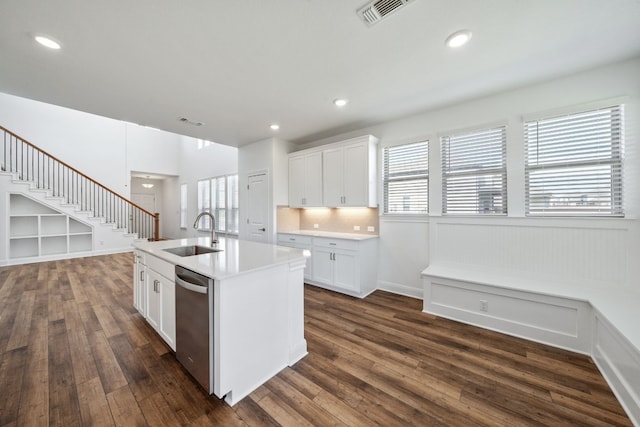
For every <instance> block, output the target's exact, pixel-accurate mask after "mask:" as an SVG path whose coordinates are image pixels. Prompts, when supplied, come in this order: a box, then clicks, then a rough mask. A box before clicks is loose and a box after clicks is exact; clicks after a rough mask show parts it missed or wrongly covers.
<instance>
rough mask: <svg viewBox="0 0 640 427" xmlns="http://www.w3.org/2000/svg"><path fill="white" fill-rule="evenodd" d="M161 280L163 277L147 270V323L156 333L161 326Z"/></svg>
mask: <svg viewBox="0 0 640 427" xmlns="http://www.w3.org/2000/svg"><path fill="white" fill-rule="evenodd" d="M160 279H161V276H160V275H159V274H158V273H156V272H155V271H153V270H151V269H147V274H146V282H147V283H146V285H147V315H146V319H147V322H149V324H150V325H151V326H153V329H155V330H156V331H157V330H158V329H159V325H160Z"/></svg>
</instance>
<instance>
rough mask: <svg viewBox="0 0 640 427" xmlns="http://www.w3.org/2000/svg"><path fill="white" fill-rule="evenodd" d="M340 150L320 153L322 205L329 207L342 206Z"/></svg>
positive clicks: (341, 162)
mask: <svg viewBox="0 0 640 427" xmlns="http://www.w3.org/2000/svg"><path fill="white" fill-rule="evenodd" d="M342 158H343V155H342V148H333V149H330V150H325V151H323V152H322V184H323V195H324V205H325V206H329V207H336V206H342V205H343V204H344V193H343V191H342V188H343V178H342V177H343V160H342Z"/></svg>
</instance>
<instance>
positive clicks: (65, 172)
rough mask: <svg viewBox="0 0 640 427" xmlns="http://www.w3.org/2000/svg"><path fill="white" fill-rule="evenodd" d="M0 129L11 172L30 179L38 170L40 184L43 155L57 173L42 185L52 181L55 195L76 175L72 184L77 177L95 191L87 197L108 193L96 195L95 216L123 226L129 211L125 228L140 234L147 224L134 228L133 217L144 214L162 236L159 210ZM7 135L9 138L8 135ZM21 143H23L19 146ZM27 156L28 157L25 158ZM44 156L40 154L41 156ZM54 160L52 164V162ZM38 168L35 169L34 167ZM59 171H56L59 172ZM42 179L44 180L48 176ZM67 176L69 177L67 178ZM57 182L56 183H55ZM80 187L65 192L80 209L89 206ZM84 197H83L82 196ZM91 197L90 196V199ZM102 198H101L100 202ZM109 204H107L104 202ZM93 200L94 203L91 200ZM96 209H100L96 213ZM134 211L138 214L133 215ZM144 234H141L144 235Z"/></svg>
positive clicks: (69, 199)
mask: <svg viewBox="0 0 640 427" xmlns="http://www.w3.org/2000/svg"><path fill="white" fill-rule="evenodd" d="M0 130H1V131H2V132H3V134H4V146H3V147H4V148H3V152H2V156H3V159H4V161H5V165H4V167H5V169H7V170H9V171H10V172H14V173H16V172H17V173H19V174H20V178H21V179H22V178H23V176H24V174H25V173H26V175H27V180H28V179H29V175H30V174H33V173H35V172H34V171H37V172H38V175H36V176H37V178H36V182H37V183H38V184H37V185H40V181H39V180H40V178H39V177H40V174H39V172H40V160H39V159H40V158H42V159H43V161H44V160H46V162H47V163H46V165H49V164H51V165H53V168H51V167H49V166H46V170H47V171H49V172H51V171H53V172H54V175H52V178H51V180H52V181H46V182H45V181H43V182H42V185H45V186H46V188H47V189H51V182H53V185H54V188H53V193H54V195H55V192H56V187H55V186H56V183H57V184H58V187H57V190H58V195H60V187H59V184H60V182H62V183H63V190H64V185H65V181H66V183H67V184H66V185H67V190H69V182H70V180H69V177H73V178H72V181H71V182H72V183H73V180H75V182H76V183H82V188H85V189H88V188H93V190H91V191H90V193H87V194H88V197H90V198H93V197H96V196H97V195H100V194H105V195H108V199H104V198H102V197H103V196H99V197H101V198H102V199H97V200H98V201H97V202H95V200H96V199H95V198H93V200H94V202H93V207H92V208H93V209H91V210H92V211H94V215H96V214H97V215H98V216H105V217H106V219H107V221H109V220H110V219H114V218H115V220H114V221H113V223H114V224H116V225H117V226H121V225H123V222H124V221H123V216H125V215H123V214H124V213H127V212H128V215H129V217H128V218H129V220H128V221H127V222H126V224H128V225H125V228H126V229H127V230H129V232H138V235H139V236H140V231H141V230H145V226H143V228H140V227H139V226H134V227H133V228H132V224H134V223H135V224H140V223H139V222H138V220H136V219H134V215H135V218H138V219H140V216H139V215H142V217H146V218H149V220H152V221H153V223H152V224H151V223H149V224H150V225H152V226H153V228H152V230H153V236H150V237H151V238H152V239H153V240H158V239H159V237H160V214H159V213H153V212H150V211H148V210H146V209H144V208H143V207H142V206H139V205H138V204H136V203H134V202H132V201H131V200H129V199H127V198H125V197H123V196H122V195H120V194H118V193H117V192H115V191H113V190H111V189H110V188H108V187H106V186H104V185H102V184H101V183H99V182H97V181H96V180H94V179H93V178H91V177H89V176H87V175H86V174H84V173H82V172H80V171H79V170H78V169H76V168H74V167H73V166H71V165H69V164H68V163H66V162H64V161H62V160H60V159H59V158H57V157H56V156H53V155H51V154H49V153H48V152H46V151H44V150H42V149H41V148H39V147H38V146H36V145H35V144H33V143H31V142H29V141H27V140H26V139H24V138H22V137H21V136H20V135H17V134H15V133H14V132H12V131H10V130H9V129H7V128H5V127H4V126H0ZM7 137H8V138H7ZM7 139H8V143H9V145H8V146H9V156H8V158H9V162H8V165H7V164H6V162H7V151H5V150H6V149H7ZM13 144H15V151H14V152H13V153H12V152H11V147H12V146H13ZM18 144H20V145H18ZM18 148H19V149H20V151H18ZM24 150H26V155H25V151H24ZM30 151H31V153H36V155H37V156H38V157H37V158H38V166H37V168H35V166H34V154H32V155H31V165H30V164H29V152H30ZM14 153H15V161H16V163H13V155H14ZM25 156H26V157H25ZM40 156H41V157H40ZM25 158H26V172H25V169H24V166H25V163H24V161H25ZM18 159H20V162H18ZM49 162H51V163H49ZM14 165H15V169H14ZM20 165H21V166H22V167H23V168H22V169H21V168H20ZM29 166H31V168H30V167H29ZM34 168H35V169H34ZM42 171H43V173H44V171H45V166H44V163H43V166H42ZM56 171H57V173H56ZM46 176H47V175H45V178H43V180H45V179H46ZM32 177H33V176H32ZM65 177H66V178H65ZM56 181H57V182H56ZM77 188H78V187H73V186H72V187H71V189H72V190H71V192H70V194H67V193H65V194H66V195H65V196H64V197H65V198H66V199H67V201H68V202H73V203H77V204H79V205H80V208H82V207H83V206H86V205H85V203H86V199H79V198H78V193H77V192H76V191H77V190H76V189H77ZM80 194H82V193H80ZM80 197H83V196H80ZM90 200H91V199H90ZM100 200H102V201H100ZM105 202H106V203H107V204H106V205H105V204H104V203H105ZM89 203H91V202H89ZM96 203H97V208H96ZM118 205H121V206H129V208H126V209H125V210H124V211H123V210H122V208H119V207H118ZM106 206H108V207H109V209H110V210H109V211H105V209H107V207H106ZM96 210H97V212H96ZM134 213H135V214H134ZM147 230H148V232H151V229H147ZM149 234H150V233H146V232H142V236H149ZM142 236H141V237H142Z"/></svg>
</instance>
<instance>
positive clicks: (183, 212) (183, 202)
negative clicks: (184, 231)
mask: <svg viewBox="0 0 640 427" xmlns="http://www.w3.org/2000/svg"><path fill="white" fill-rule="evenodd" d="M180 228H187V184H180Z"/></svg>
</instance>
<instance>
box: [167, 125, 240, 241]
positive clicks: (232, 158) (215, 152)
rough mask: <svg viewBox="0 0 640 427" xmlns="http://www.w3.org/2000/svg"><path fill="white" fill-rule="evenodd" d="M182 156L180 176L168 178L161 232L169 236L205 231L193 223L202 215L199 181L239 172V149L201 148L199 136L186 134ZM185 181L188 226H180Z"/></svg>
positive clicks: (216, 145)
mask: <svg viewBox="0 0 640 427" xmlns="http://www.w3.org/2000/svg"><path fill="white" fill-rule="evenodd" d="M178 158H179V167H178V174H177V175H178V176H177V177H171V178H168V179H166V180H165V181H164V191H163V205H162V211H161V216H160V218H161V220H160V226H161V234H162V236H163V237H167V238H183V237H195V236H197V235H199V234H201V233H204V232H200V231H196V230H195V229H193V227H192V226H191V225H192V224H193V221H194V219H195V218H196V216H197V215H198V180H201V179H206V178H213V177H216V176H221V175H231V174H235V173H238V149H237V148H235V147H229V146H226V145H222V144H216V143H212V144H211V145H209V146H207V147H203V148H201V149H198V140H197V139H194V138H191V137H188V136H183V137H181V144H180V153H179V156H178ZM181 184H187V228H185V229H181V228H180V185H181ZM206 233H208V232H206ZM206 233H205V234H206Z"/></svg>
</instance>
